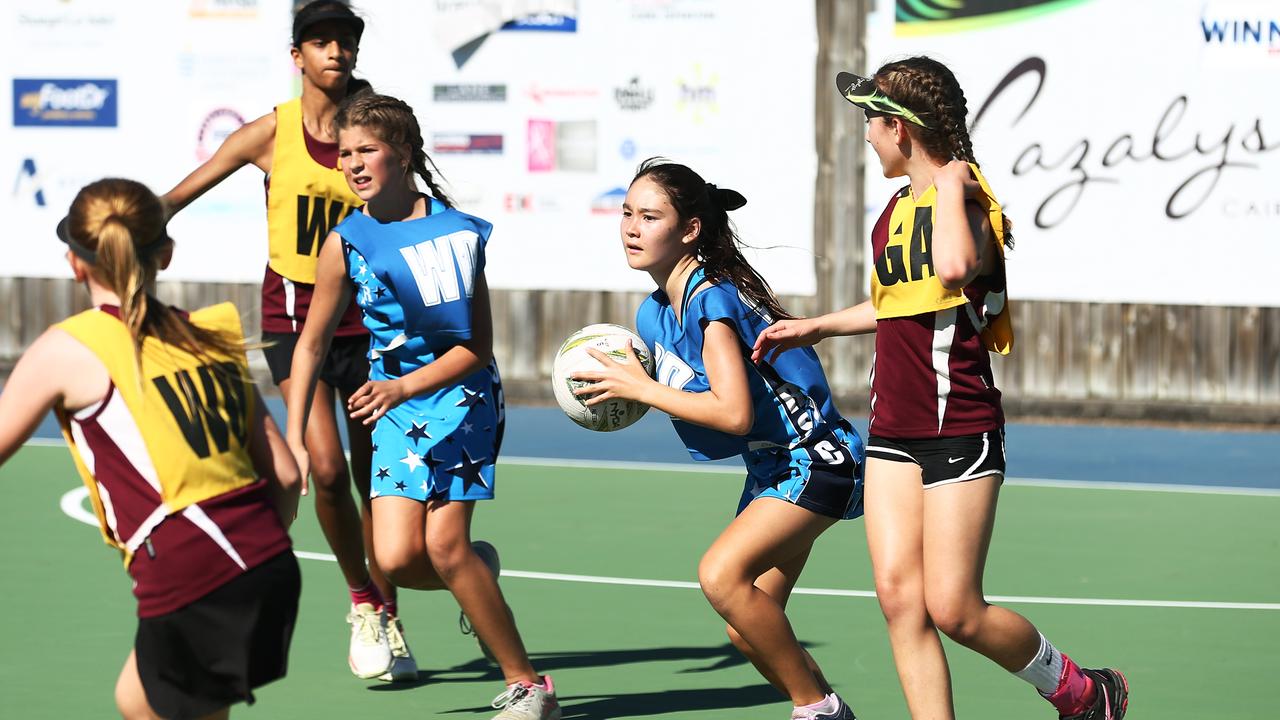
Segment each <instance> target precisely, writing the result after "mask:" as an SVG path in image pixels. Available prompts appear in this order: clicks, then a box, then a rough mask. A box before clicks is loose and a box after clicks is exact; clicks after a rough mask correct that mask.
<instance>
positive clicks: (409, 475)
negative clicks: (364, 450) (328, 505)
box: [369, 400, 504, 501]
mask: <svg viewBox="0 0 1280 720" xmlns="http://www.w3.org/2000/svg"><path fill="white" fill-rule="evenodd" d="M412 405H413V401H412V400H410V401H409V402H406V403H404V404H403V405H400V406H399V407H396V408H392V410H391V412H389V413H387V414H386V415H385V416H383V417H381V418H379V419H378V422H377V424H376V425H375V426H374V428H373V479H372V482H371V483H370V490H369V497H370V498H377V497H386V496H396V497H407V498H412V499H414V500H420V501H426V500H492V499H493V487H494V473H493V470H494V467H493V466H494V463H495V462H497V460H498V449H499V446H500V445H501V441H502V426H503V422H504V418H503V417H502V414H501V406H499V407H498V408H493V407H485V406H483V405H476V406H474V407H472V408H470V411H469V412H468V413H467V415H466V417H465V418H463V419H462V421H461V422H460V423H457V421H456V420H454V422H447V421H446V419H445V418H439V417H432V416H430V415H428V414H426V413H421V412H414V409H413V407H412Z"/></svg>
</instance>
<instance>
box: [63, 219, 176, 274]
mask: <svg viewBox="0 0 1280 720" xmlns="http://www.w3.org/2000/svg"><path fill="white" fill-rule="evenodd" d="M70 221H71V216H70V215H68V216H67V217H64V218H62V220H61V221H59V222H58V239H59V240H61V241H62V242H64V243H66V244H67V247H68V248H69V249H70V250H71V252H72V253H74V254H75V256H76V257H78V258H80V259H81V260H83V261H85V262H87V263H89V264H90V265H95V264H97V262H98V251H96V250H91V249H89V247H88V246H87V245H85V244H84V243H82V242H80V241H79V240H77V239H75V238H74V237H73V236H72V235H71V227H70V225H71V222H70ZM166 242H173V238H171V237H169V231H168V230H167V229H165V230H161V231H160V237H158V238H156V239H155V240H154V241H153V242H149V243H147V244H146V245H143V246H141V247H138V248H136V249H135V250H134V252H136V253H137V254H138V257H140V258H145V257H150V256H151V254H152V253H155V252H159V250H160V249H161V248H162V247H164V244H165V243H166Z"/></svg>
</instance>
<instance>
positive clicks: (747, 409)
mask: <svg viewBox="0 0 1280 720" xmlns="http://www.w3.org/2000/svg"><path fill="white" fill-rule="evenodd" d="M629 350H630V353H629V354H630V356H631V357H630V358H629V359H628V361H627V362H625V363H620V362H618V361H616V360H614V359H613V358H610V357H609V356H608V355H605V354H604V353H602V352H600V351H598V350H595V349H593V348H588V349H587V352H588V353H590V354H591V356H592V357H594V358H595V359H596V360H599V361H600V364H602V365H603V366H604V369H602V370H584V371H579V372H575V373H574V374H573V376H572V377H573V379H575V380H586V381H588V382H591V383H593V384H592V385H590V386H588V387H584V388H580V389H579V390H577V391H575V392H576V394H578V395H589V396H591V397H590V399H588V400H587V405H588V406H590V405H595V404H597V403H600V402H603V401H605V400H608V399H610V398H623V399H626V400H635V401H637V402H642V403H644V404H646V405H648V406H650V407H655V408H657V409H659V410H661V411H663V412H665V413H667V414H668V415H673V416H675V417H678V418H680V419H681V420H684V421H685V422H691V423H693V424H695V425H702V426H704V427H709V428H711V429H712V430H719V431H720V432H725V433H729V434H730V435H746V434H747V433H748V432H750V431H751V425H752V423H753V422H754V420H755V414H754V408H753V406H752V403H751V389H750V387H749V386H748V384H747V365H746V360H745V359H744V358H743V356H742V348H741V346H740V345H739V344H738V333H737V332H736V331H735V330H734V329H733V328H732V327H730V326H729V325H728V324H727V323H725V322H722V321H719V320H716V321H712V322H710V323H708V324H707V327H706V328H705V329H704V330H703V340H702V364H703V366H704V367H705V368H706V371H707V384H708V385H709V386H710V389H709V390H707V391H706V392H700V393H691V392H685V391H683V390H677V389H676V388H673V387H668V386H666V385H663V384H662V383H660V382H658V381H656V380H654V379H653V378H651V377H649V375H648V373H646V372H645V370H644V366H643V365H641V364H640V359H639V357H637V356H636V354H635V350H634V349H633V348H629Z"/></svg>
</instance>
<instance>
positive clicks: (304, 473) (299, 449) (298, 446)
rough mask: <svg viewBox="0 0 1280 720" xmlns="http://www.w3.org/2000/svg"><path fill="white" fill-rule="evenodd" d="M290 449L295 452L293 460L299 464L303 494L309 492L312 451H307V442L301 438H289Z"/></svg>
mask: <svg viewBox="0 0 1280 720" xmlns="http://www.w3.org/2000/svg"><path fill="white" fill-rule="evenodd" d="M288 443H289V451H290V452H292V453H293V461H294V462H295V463H297V464H298V477H299V478H301V479H302V494H303V495H306V494H307V485H308V483H309V479H310V476H311V453H309V452H307V444H306V443H305V442H303V441H301V440H289V441H288Z"/></svg>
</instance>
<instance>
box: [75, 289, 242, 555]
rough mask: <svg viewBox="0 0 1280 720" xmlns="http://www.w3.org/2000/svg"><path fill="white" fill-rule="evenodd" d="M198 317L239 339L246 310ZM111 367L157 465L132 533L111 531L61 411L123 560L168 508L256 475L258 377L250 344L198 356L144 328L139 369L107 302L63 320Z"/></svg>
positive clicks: (218, 309) (94, 487) (95, 498)
mask: <svg viewBox="0 0 1280 720" xmlns="http://www.w3.org/2000/svg"><path fill="white" fill-rule="evenodd" d="M190 320H191V322H192V324H195V325H199V326H200V327H203V328H206V329H209V330H215V331H220V332H223V333H226V334H227V335H229V336H231V337H234V338H236V339H240V338H242V337H244V335H243V331H242V330H241V327H240V315H239V313H238V312H237V311H236V308H235V306H234V305H232V304H231V303H222V304H220V305H214V306H212V307H208V308H205V309H203V310H197V311H196V312H193V313H191V315H190ZM57 327H58V328H60V329H62V330H64V331H66V332H67V333H69V334H70V335H71V336H72V337H74V338H76V339H77V340H79V341H80V342H81V343H83V344H84V345H85V347H87V348H89V349H90V350H91V351H92V352H93V354H94V355H95V356H97V358H98V360H100V361H101V362H102V364H103V365H105V366H106V368H107V372H108V374H109V375H110V376H111V382H112V384H113V385H114V390H113V392H116V393H119V394H120V398H121V399H122V400H123V401H124V404H125V407H127V408H128V410H129V414H130V416H131V417H132V419H133V422H134V423H135V424H136V425H137V429H138V434H139V435H140V436H141V438H142V441H143V444H144V445H145V447H146V453H147V456H148V457H149V459H150V461H151V465H152V467H154V468H155V471H156V475H157V481H158V483H159V486H160V488H159V490H160V500H161V502H160V504H159V505H158V506H157V507H156V508H155V509H154V511H153V512H152V513H151V515H150V516H149V518H148V520H147V522H146V523H144V524H143V526H142V527H141V528H139V531H138V532H137V533H135V534H134V536H133V537H132V538H120V539H116V538H114V537H112V533H111V531H110V529H109V527H110V526H109V525H108V522H107V515H106V510H105V508H104V506H103V501H102V498H101V497H100V494H99V492H98V484H97V482H96V481H95V480H94V477H93V474H92V473H91V472H90V471H89V469H88V467H87V466H86V465H85V464H84V462H83V461H82V459H81V455H80V452H78V451H77V450H76V444H75V439H74V437H73V435H72V432H71V425H70V418H69V417H68V416H67V414H66V413H65V412H59V413H58V419H59V421H60V422H61V424H62V433H63V436H64V437H65V438H66V440H67V444H68V445H69V446H70V447H71V448H72V453H71V455H72V457H73V458H75V463H76V467H77V469H78V470H79V471H80V476H81V478H82V479H83V480H84V483H85V485H86V486H88V488H89V497H90V499H91V500H92V503H93V510H94V513H95V514H96V515H97V516H98V522H99V524H100V526H101V529H102V534H103V537H104V538H106V541H107V544H109V545H112V546H114V547H117V548H119V549H120V550H121V552H123V553H124V562H125V566H126V567H127V566H128V565H129V562H130V561H131V560H132V559H133V553H134V552H135V551H136V550H137V549H138V547H139V546H141V544H142V543H143V542H145V541H146V539H147V536H148V535H149V534H150V531H151V530H153V529H154V528H155V527H156V526H157V525H159V524H160V523H161V522H162V521H163V520H164V519H165V518H166V517H168V516H169V515H172V514H174V513H177V512H181V511H182V510H183V509H184V508H186V507H187V506H189V505H192V504H194V503H198V502H201V501H203V500H208V499H209V498H212V497H216V496H218V495H222V494H223V493H226V492H230V491H232V490H235V489H238V488H241V487H244V486H246V485H250V484H252V483H254V482H256V480H257V473H256V472H255V471H254V469H253V462H252V460H251V459H250V457H249V452H248V449H247V447H248V443H249V437H250V434H251V432H252V430H253V418H254V413H255V412H256V410H255V408H254V402H255V400H254V385H253V382H252V380H251V379H250V376H249V365H248V361H247V360H246V358H245V354H244V353H243V352H240V353H236V354H235V355H234V356H226V355H220V354H216V353H209V355H208V357H205V358H200V357H196V356H194V355H191V354H189V353H187V352H186V351H184V350H182V349H180V348H178V347H175V346H173V345H169V344H166V343H163V342H161V341H160V340H157V339H156V338H154V337H147V338H145V339H144V341H143V344H142V363H141V364H142V374H141V376H139V374H138V366H137V365H136V364H135V362H134V350H133V340H132V338H131V337H130V335H129V330H128V328H127V327H126V326H125V324H124V323H123V322H121V321H120V320H119V319H118V318H116V317H114V316H113V315H111V314H109V313H107V312H103V311H101V310H96V309H94V310H87V311H85V312H82V313H80V314H78V315H75V316H73V317H71V318H68V319H67V320H64V321H63V322H61V323H58V325H57Z"/></svg>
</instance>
